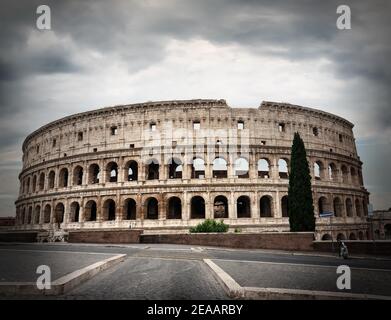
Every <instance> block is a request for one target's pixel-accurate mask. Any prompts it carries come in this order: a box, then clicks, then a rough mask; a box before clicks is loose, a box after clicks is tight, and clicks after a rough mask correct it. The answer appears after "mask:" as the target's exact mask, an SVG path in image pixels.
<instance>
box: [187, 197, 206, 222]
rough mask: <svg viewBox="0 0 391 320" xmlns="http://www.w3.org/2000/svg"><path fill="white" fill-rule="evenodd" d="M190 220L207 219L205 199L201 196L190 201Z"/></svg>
mask: <svg viewBox="0 0 391 320" xmlns="http://www.w3.org/2000/svg"><path fill="white" fill-rule="evenodd" d="M190 209H191V210H190V218H191V219H205V199H204V198H203V197H201V196H194V197H192V198H191V201H190Z"/></svg>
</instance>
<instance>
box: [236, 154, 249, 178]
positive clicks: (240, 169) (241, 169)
mask: <svg viewBox="0 0 391 320" xmlns="http://www.w3.org/2000/svg"><path fill="white" fill-rule="evenodd" d="M249 168H250V166H249V163H248V160H247V159H246V158H244V157H240V158H237V159H236V160H235V162H234V174H235V176H237V177H238V178H248V177H249V174H248V173H249Z"/></svg>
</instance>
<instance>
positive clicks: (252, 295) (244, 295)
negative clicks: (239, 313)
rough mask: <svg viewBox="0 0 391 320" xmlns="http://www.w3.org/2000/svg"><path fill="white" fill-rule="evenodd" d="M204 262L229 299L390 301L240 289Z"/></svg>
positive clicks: (378, 297)
mask: <svg viewBox="0 0 391 320" xmlns="http://www.w3.org/2000/svg"><path fill="white" fill-rule="evenodd" d="M204 262H205V263H206V264H207V265H208V266H209V268H210V269H212V271H213V274H214V276H215V278H216V279H217V280H218V281H219V283H220V284H221V285H222V286H223V288H224V290H225V292H226V293H227V295H228V296H229V297H230V298H234V299H249V300H391V296H382V295H371V294H359V293H345V292H331V291H313V290H297V289H282V288H262V287H242V286H240V285H239V284H238V283H237V282H236V281H235V280H234V279H233V278H232V277H231V276H230V275H229V274H228V273H227V272H225V271H224V270H223V269H222V268H220V267H219V266H218V265H217V264H215V263H214V262H213V261H212V260H210V259H204Z"/></svg>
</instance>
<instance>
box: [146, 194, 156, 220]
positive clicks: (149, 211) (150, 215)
mask: <svg viewBox="0 0 391 320" xmlns="http://www.w3.org/2000/svg"><path fill="white" fill-rule="evenodd" d="M144 206H145V219H158V218H159V202H158V201H157V199H156V198H154V197H150V198H148V199H147V200H146V201H145V204H144Z"/></svg>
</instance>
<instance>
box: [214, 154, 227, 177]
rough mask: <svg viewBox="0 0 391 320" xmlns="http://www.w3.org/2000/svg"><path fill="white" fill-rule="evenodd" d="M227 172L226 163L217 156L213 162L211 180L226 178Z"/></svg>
mask: <svg viewBox="0 0 391 320" xmlns="http://www.w3.org/2000/svg"><path fill="white" fill-rule="evenodd" d="M227 170H228V167H227V161H226V160H225V159H224V158H223V157H221V156H218V157H216V158H215V159H214V160H213V163H212V171H213V178H227Z"/></svg>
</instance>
